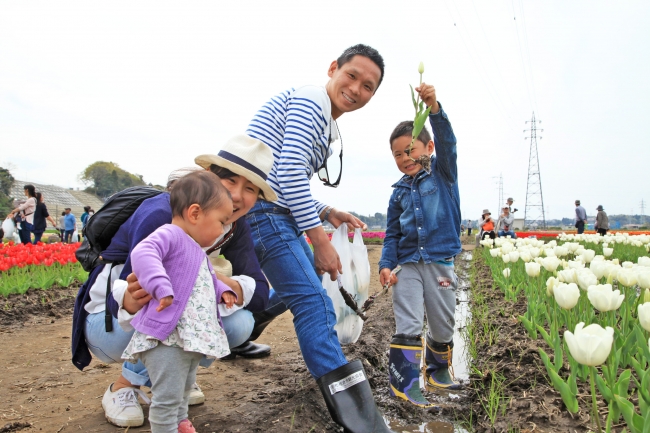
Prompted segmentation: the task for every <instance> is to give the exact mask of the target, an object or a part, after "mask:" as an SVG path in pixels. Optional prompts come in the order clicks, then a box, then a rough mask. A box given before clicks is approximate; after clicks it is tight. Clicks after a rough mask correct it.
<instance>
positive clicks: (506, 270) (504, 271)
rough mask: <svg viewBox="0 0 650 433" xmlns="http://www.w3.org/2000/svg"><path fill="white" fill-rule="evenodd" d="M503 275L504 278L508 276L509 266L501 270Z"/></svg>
mask: <svg viewBox="0 0 650 433" xmlns="http://www.w3.org/2000/svg"><path fill="white" fill-rule="evenodd" d="M504 257H505V256H504ZM503 276H504V277H506V278H510V268H505V269H504V270H503Z"/></svg>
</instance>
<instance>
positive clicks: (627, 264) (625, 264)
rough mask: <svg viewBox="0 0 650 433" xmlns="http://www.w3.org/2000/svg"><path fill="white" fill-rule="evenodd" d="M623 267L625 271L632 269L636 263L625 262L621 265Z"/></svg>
mask: <svg viewBox="0 0 650 433" xmlns="http://www.w3.org/2000/svg"><path fill="white" fill-rule="evenodd" d="M621 266H623V267H624V268H625V269H631V268H633V267H634V263H632V262H623V263H621Z"/></svg>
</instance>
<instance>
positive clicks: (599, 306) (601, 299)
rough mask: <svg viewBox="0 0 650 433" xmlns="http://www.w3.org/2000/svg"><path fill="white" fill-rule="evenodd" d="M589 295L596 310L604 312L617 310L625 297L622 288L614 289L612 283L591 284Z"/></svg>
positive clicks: (588, 290)
mask: <svg viewBox="0 0 650 433" xmlns="http://www.w3.org/2000/svg"><path fill="white" fill-rule="evenodd" d="M587 297H588V298H589V302H591V305H593V306H594V308H595V309H596V310H598V311H603V312H605V311H612V310H617V309H618V308H619V307H620V306H621V304H622V303H623V300H624V299H625V295H621V291H620V290H612V285H611V284H598V285H596V286H589V287H588V288H587Z"/></svg>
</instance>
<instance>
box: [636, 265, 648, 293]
mask: <svg viewBox="0 0 650 433" xmlns="http://www.w3.org/2000/svg"><path fill="white" fill-rule="evenodd" d="M641 269H643V268H641ZM646 269H648V268H646ZM636 283H637V284H638V285H639V287H641V288H642V289H650V269H648V270H647V271H640V272H638V273H637V274H636Z"/></svg>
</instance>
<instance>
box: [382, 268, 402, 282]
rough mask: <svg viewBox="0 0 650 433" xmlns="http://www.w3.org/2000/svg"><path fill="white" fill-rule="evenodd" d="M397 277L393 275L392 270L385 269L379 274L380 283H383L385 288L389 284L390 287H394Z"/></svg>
mask: <svg viewBox="0 0 650 433" xmlns="http://www.w3.org/2000/svg"><path fill="white" fill-rule="evenodd" d="M397 281H398V279H397V275H395V274H391V270H390V269H388V268H383V269H382V270H381V271H380V272H379V282H380V283H381V285H382V286H385V285H386V284H388V286H389V287H390V286H392V285H393V284H395V283H397Z"/></svg>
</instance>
